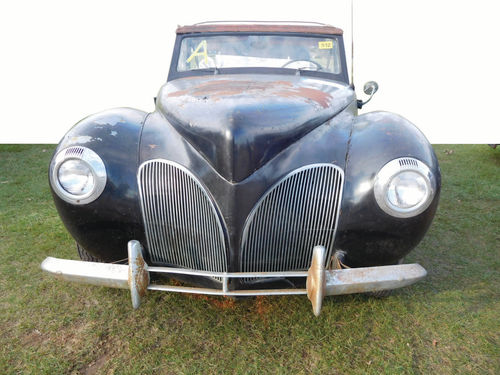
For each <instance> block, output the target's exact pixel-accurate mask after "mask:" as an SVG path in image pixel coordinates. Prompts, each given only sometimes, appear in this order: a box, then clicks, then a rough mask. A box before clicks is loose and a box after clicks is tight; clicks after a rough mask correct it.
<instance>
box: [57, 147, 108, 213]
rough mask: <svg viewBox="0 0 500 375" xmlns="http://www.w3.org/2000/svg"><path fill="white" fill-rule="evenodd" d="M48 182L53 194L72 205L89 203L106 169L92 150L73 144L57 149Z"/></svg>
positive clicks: (98, 192) (101, 187) (100, 188)
mask: <svg viewBox="0 0 500 375" xmlns="http://www.w3.org/2000/svg"><path fill="white" fill-rule="evenodd" d="M50 182H51V184H52V187H53V189H54V191H55V193H56V194H57V195H58V196H59V197H60V198H61V199H63V200H65V201H66V202H69V203H73V204H85V203H90V202H92V201H93V200H95V199H97V198H98V197H99V195H101V193H102V191H103V190H104V187H105V185H106V168H105V167H104V163H103V161H102V160H101V158H100V157H99V155H97V154H96V153H95V152H94V151H92V150H91V149H89V148H86V147H81V146H74V147H69V148H66V149H64V150H61V151H60V152H59V153H58V154H57V155H56V156H55V157H54V159H53V160H52V163H51V165H50Z"/></svg>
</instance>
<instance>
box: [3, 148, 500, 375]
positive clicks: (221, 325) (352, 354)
mask: <svg viewBox="0 0 500 375" xmlns="http://www.w3.org/2000/svg"><path fill="white" fill-rule="evenodd" d="M53 149H54V146H52V145H50V146H47V145H3V146H0V202H1V203H0V374H18V373H22V374H79V373H82V374H113V373H116V374H128V373H130V374H133V373H141V374H156V373H161V374H163V373H165V374H177V373H203V374H212V373H214V374H215V373H254V374H261V373H283V374H284V373H298V374H309V373H317V374H326V373H328V374H330V373H332V374H336V373H338V374H346V373H353V374H365V373H368V374H380V373H388V374H420V373H421V374H455V373H462V374H469V373H478V374H498V373H500V349H499V348H500V277H499V259H500V257H499V248H500V246H499V243H500V234H499V228H500V205H499V203H500V179H499V175H500V173H499V172H500V169H499V166H500V152H499V151H498V150H492V149H490V148H489V147H487V146H484V145H478V146H463V145H460V146H456V145H453V146H436V152H437V155H438V157H439V159H440V163H441V168H442V174H443V190H442V194H441V203H440V207H439V210H438V213H437V216H436V218H435V220H434V223H433V225H432V226H431V228H430V230H429V233H428V234H427V236H426V237H425V239H424V240H423V242H422V243H421V244H420V245H419V246H418V247H417V248H416V249H415V250H414V251H413V252H412V253H411V254H410V255H409V256H408V257H407V259H406V261H407V262H419V263H421V264H422V265H423V266H424V267H425V268H426V269H427V270H428V272H429V275H428V277H427V278H426V279H425V280H424V281H422V282H420V283H417V284H415V285H413V286H410V287H407V288H403V289H400V290H398V291H395V292H394V293H393V294H392V295H391V296H390V297H388V298H386V299H374V298H369V297H367V296H365V295H349V296H342V297H328V298H327V299H325V301H324V306H323V310H322V313H321V315H320V316H319V317H318V318H315V317H314V316H313V314H312V312H311V306H310V303H309V301H308V300H307V299H306V298H305V297H298V296H296V297H266V298H256V299H246V300H242V301H239V302H237V303H233V302H232V301H231V300H225V299H223V298H203V297H199V296H186V295H179V294H168V293H160V292H151V293H149V294H148V296H147V297H146V299H145V301H144V304H143V305H142V306H141V308H140V309H138V310H136V311H134V310H132V307H131V302H130V296H129V294H128V292H127V291H125V290H114V289H106V288H98V287H92V286H85V285H78V284H72V283H65V282H61V281H58V280H56V279H54V278H52V277H50V276H49V275H45V274H43V273H42V272H41V270H40V268H39V264H40V262H41V261H42V260H43V259H44V258H45V257H46V256H48V255H52V256H57V257H63V258H73V259H76V251H75V246H74V242H73V240H72V239H71V238H70V236H69V235H68V233H67V232H66V230H65V228H64V226H63V225H62V223H61V221H60V220H59V217H58V215H57V213H56V211H55V208H54V206H53V203H52V198H51V196H50V193H49V188H48V183H47V165H48V162H49V159H50V157H51V155H52V152H53ZM450 150H452V151H453V152H450Z"/></svg>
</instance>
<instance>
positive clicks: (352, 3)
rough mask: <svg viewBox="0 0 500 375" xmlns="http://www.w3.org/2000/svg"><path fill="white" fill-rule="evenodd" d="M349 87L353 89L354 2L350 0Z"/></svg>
mask: <svg viewBox="0 0 500 375" xmlns="http://www.w3.org/2000/svg"><path fill="white" fill-rule="evenodd" d="M351 87H352V88H353V89H354V0H351Z"/></svg>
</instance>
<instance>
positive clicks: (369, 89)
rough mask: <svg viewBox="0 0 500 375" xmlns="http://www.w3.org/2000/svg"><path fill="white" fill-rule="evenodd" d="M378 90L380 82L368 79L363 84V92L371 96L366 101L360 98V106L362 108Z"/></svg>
mask: <svg viewBox="0 0 500 375" xmlns="http://www.w3.org/2000/svg"><path fill="white" fill-rule="evenodd" d="M377 91H378V83H377V82H375V81H368V82H366V83H365V85H364V86H363V92H364V93H365V94H366V95H369V96H370V97H369V98H368V100H366V101H362V100H358V108H359V109H361V108H362V107H363V106H364V105H365V104H366V103H368V102H369V101H370V100H372V98H373V95H375V93H376V92H377Z"/></svg>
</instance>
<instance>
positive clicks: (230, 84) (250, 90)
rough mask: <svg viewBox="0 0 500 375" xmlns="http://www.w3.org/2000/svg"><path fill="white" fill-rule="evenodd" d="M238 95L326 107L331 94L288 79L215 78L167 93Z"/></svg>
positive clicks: (206, 97) (199, 96)
mask: <svg viewBox="0 0 500 375" xmlns="http://www.w3.org/2000/svg"><path fill="white" fill-rule="evenodd" d="M238 95H250V96H274V97H282V98H295V99H305V100H310V101H314V102H316V103H318V104H319V105H320V106H321V107H323V108H327V107H328V106H329V105H330V102H331V100H332V96H331V95H330V94H329V93H327V92H324V91H322V90H319V89H314V88H310V87H302V86H297V85H294V84H293V83H292V82H289V81H261V82H258V81H257V82H256V81H231V80H215V81H207V82H203V83H201V84H199V85H197V86H194V87H191V88H188V89H184V90H178V91H174V92H171V93H169V94H168V95H167V96H168V97H169V98H174V97H181V96H190V97H193V98H197V99H203V100H212V101H217V100H219V99H222V98H225V97H231V96H238Z"/></svg>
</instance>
